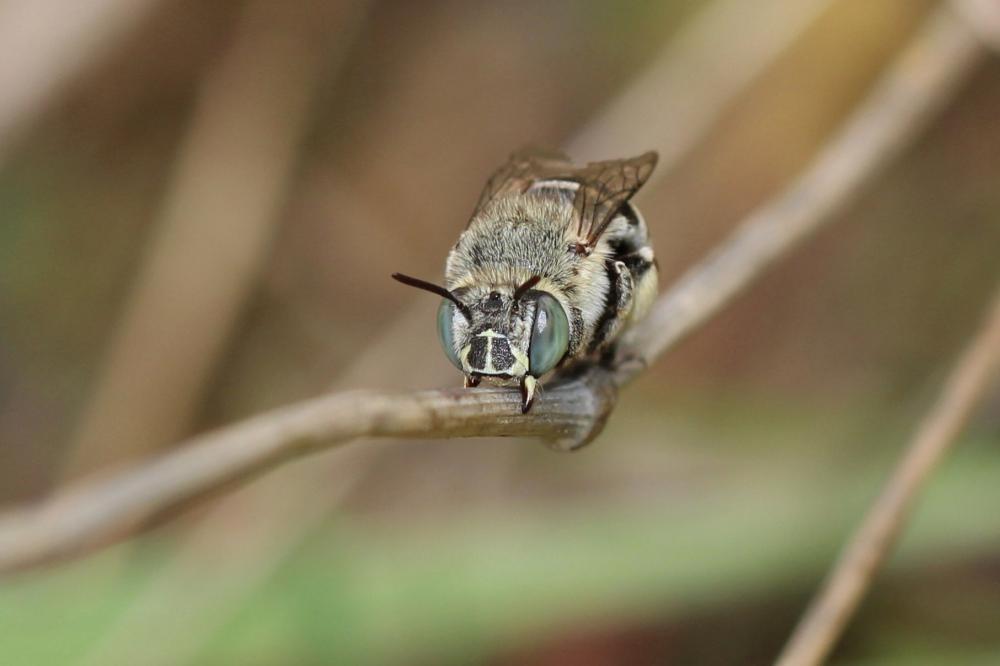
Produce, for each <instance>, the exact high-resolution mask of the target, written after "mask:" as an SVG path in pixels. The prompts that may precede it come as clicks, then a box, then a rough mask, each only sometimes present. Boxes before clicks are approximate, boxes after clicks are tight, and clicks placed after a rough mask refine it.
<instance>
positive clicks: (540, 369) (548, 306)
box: [528, 293, 569, 377]
mask: <svg viewBox="0 0 1000 666" xmlns="http://www.w3.org/2000/svg"><path fill="white" fill-rule="evenodd" d="M568 344H569V321H567V319H566V312H565V311H563V308H562V306H561V305H559V301H557V300H556V299H555V298H553V297H552V296H550V295H548V294H546V293H542V294H541V295H540V296H539V297H538V305H537V306H536V309H535V323H534V324H533V325H532V327H531V343H530V346H529V348H528V359H529V362H530V363H531V374H532V375H534V376H535V377H540V376H542V375H543V374H545V373H546V372H548V371H549V370H551V369H552V368H554V367H556V364H557V363H558V362H559V361H560V360H561V359H562V357H563V356H564V355H565V354H566V347H567V345H568Z"/></svg>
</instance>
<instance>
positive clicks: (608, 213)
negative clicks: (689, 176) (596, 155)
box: [573, 151, 657, 247]
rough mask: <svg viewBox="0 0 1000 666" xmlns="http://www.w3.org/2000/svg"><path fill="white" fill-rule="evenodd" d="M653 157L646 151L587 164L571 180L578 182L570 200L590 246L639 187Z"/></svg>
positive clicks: (652, 167) (651, 164)
mask: <svg viewBox="0 0 1000 666" xmlns="http://www.w3.org/2000/svg"><path fill="white" fill-rule="evenodd" d="M656 160H657V154H656V152H655V151H649V152H646V153H643V154H642V155H639V156H638V157H631V158H626V159H622V160H608V161H606V162H591V163H590V164H588V165H587V166H585V167H584V168H583V169H581V170H580V172H579V174H578V175H577V177H576V178H574V180H576V181H577V182H579V183H580V187H579V189H578V190H577V191H576V197H575V198H574V199H573V207H574V208H575V209H576V214H577V219H578V224H579V227H578V228H577V229H578V231H579V233H580V235H581V237H583V238H585V239H586V244H587V245H589V246H591V247H593V246H594V244H596V243H597V240H598V239H599V238H600V237H601V234H603V233H604V230H605V229H607V227H608V224H610V223H611V220H612V219H613V218H614V216H615V213H616V212H618V209H619V208H621V206H622V204H624V203H625V202H626V201H628V200H629V199H630V198H632V195H633V194H635V193H636V191H637V190H638V189H639V188H640V187H642V185H643V183H645V182H646V180H647V179H648V178H649V175H650V174H651V173H653V169H654V168H655V167H656Z"/></svg>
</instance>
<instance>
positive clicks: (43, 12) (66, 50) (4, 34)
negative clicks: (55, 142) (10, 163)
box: [0, 0, 159, 163]
mask: <svg viewBox="0 0 1000 666" xmlns="http://www.w3.org/2000/svg"><path fill="white" fill-rule="evenodd" d="M158 2H159V0H75V1H74V2H65V1H64V0H11V1H8V2H5V3H3V4H2V6H0V90H2V91H3V94H0V163H3V161H4V160H5V159H6V158H7V155H8V152H9V150H10V148H11V144H12V143H14V142H15V141H16V140H17V138H18V136H19V135H20V134H22V133H23V132H24V130H25V129H26V128H27V127H28V126H29V125H30V124H31V123H32V122H33V121H34V120H35V119H36V118H37V117H38V115H39V114H40V113H41V112H42V111H43V110H44V109H45V107H46V106H47V105H48V104H49V103H50V101H51V100H52V99H53V98H54V97H56V96H58V94H59V93H60V92H61V91H62V90H63V89H64V88H65V87H66V84H67V83H69V82H70V81H72V80H73V79H74V78H75V77H76V76H77V75H78V74H79V73H80V72H81V71H83V70H85V69H86V68H87V67H89V66H90V65H92V64H93V63H95V62H96V61H98V60H100V59H101V57H102V56H104V55H105V54H106V53H107V52H108V51H111V50H113V49H114V47H115V46H117V44H118V42H119V40H120V38H121V37H122V36H123V35H126V34H128V33H129V31H130V29H131V28H132V27H133V26H135V25H136V24H138V23H139V22H141V21H142V19H144V18H145V17H146V16H147V15H149V13H150V12H151V10H152V9H153V8H154V7H155V6H156V5H157V4H158Z"/></svg>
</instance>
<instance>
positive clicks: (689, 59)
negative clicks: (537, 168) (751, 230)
mask: <svg viewBox="0 0 1000 666" xmlns="http://www.w3.org/2000/svg"><path fill="white" fill-rule="evenodd" d="M936 4H937V3H934V2H930V1H929V0H875V1H872V2H855V1H852V0H836V1H832V2H827V1H822V2H821V1H819V0H808V1H807V0H802V1H801V2H796V3H782V2H774V1H770V0H768V1H762V2H750V1H749V0H745V1H734V0H713V1H709V0H683V1H680V2H653V1H649V0H636V1H632V2H615V3H611V2H598V1H594V0H572V1H571V0H556V1H554V2H546V3H536V2H511V3H495V2H484V1H481V0H474V1H469V2H465V1H458V0H428V1H425V2H406V1H404V0H370V1H367V2H365V1H361V0H354V1H350V2H339V1H334V0H295V1H293V2H278V1H276V0H217V1H214V2H200V1H199V0H131V1H129V0H77V1H75V2H68V1H66V0H8V1H7V2H5V3H4V4H2V5H0V500H2V501H3V502H4V503H5V504H13V503H17V502H27V501H30V500H33V499H37V498H41V497H44V496H46V495H48V494H50V493H52V492H53V491H55V490H56V489H58V488H59V487H60V486H61V485H62V484H64V483H66V482H68V481H71V480H73V479H77V478H81V477H83V476H86V475H88V474H92V473H95V472H97V471H98V470H104V469H107V468H109V467H114V466H116V465H121V464H123V463H125V462H127V461H135V460H140V459H142V458H143V457H145V456H149V455H152V454H155V453H157V452H162V451H164V450H167V449H169V448H170V447H171V446H173V445H175V444H176V443H177V442H178V441H180V440H181V439H183V438H184V437H185V436H188V435H191V434H193V433H197V432H201V431H205V430H207V429H210V428H212V427H215V426H219V425H222V424H225V423H228V422H232V421H235V420H238V419H241V418H244V417H247V416H250V415H253V414H255V413H258V412H260V411H262V410H265V409H267V408H270V407H274V406H278V405H281V404H285V403H288V402H292V401H295V400H297V399H302V398H306V397H309V396H313V395H317V394H319V393H321V392H323V391H325V390H329V389H330V388H331V387H335V388H346V387H385V388H390V387H392V388H410V387H428V386H441V385H451V384H454V383H455V382H456V381H459V380H460V378H459V377H457V376H455V373H454V371H453V369H452V368H451V367H450V365H449V364H448V362H447V361H446V360H445V358H444V356H443V355H442V354H441V353H440V352H439V347H438V342H437V340H436V336H435V331H434V313H435V308H436V306H437V303H436V302H435V300H434V299H433V298H431V297H428V296H422V295H420V294H419V293H417V292H415V291H413V290H409V289H405V288H402V287H400V286H399V285H398V284H395V283H393V282H392V281H391V280H389V278H388V275H389V274H390V273H391V272H393V271H397V270H398V271H403V272H406V273H410V274H414V275H420V276H425V277H428V278H436V277H437V276H440V275H441V273H442V270H443V262H444V257H445V254H446V253H447V250H448V248H449V247H450V244H451V243H452V242H453V241H454V239H455V237H456V235H457V234H458V232H459V231H460V230H461V229H462V228H463V226H464V224H465V222H466V219H467V215H468V213H469V211H470V210H471V208H472V205H473V204H474V202H475V201H476V199H477V197H478V194H479V190H480V188H481V186H482V184H483V182H485V179H486V178H487V177H488V175H489V174H490V173H491V171H492V170H493V169H494V168H495V167H496V166H498V165H499V164H500V163H501V162H502V161H503V160H504V159H505V158H506V155H507V154H508V153H509V152H510V151H511V150H513V149H514V148H517V147H519V146H521V145H523V144H526V143H535V144H548V145H554V146H564V147H568V148H569V150H570V151H571V152H572V154H573V157H575V158H577V159H579V160H581V161H585V160H588V159H600V158H614V157H622V156H625V155H628V154H633V153H637V152H640V151H642V150H645V149H649V148H658V149H660V150H661V151H664V154H665V155H666V156H667V159H665V160H664V164H663V165H662V166H661V169H660V171H659V172H658V174H657V179H656V180H655V181H654V182H653V183H652V184H651V185H650V186H648V187H647V188H646V189H645V190H644V191H643V192H641V194H640V195H639V197H638V199H637V201H638V203H639V204H640V207H641V208H642V209H643V210H644V212H645V214H646V217H647V220H648V222H649V225H650V228H651V232H652V234H653V237H654V244H655V247H656V251H657V256H658V258H659V262H660V267H661V273H662V279H661V289H665V288H667V287H668V286H669V285H670V283H671V281H672V280H673V279H675V278H676V277H677V276H679V275H680V274H682V273H683V271H684V270H685V269H686V268H688V267H690V266H691V265H693V264H694V263H695V262H697V261H698V260H699V258H701V257H703V256H704V255H705V253H706V252H707V251H709V250H710V249H711V248H712V247H713V246H714V245H715V244H716V243H718V242H720V241H721V240H722V239H724V238H725V237H726V235H727V234H728V232H729V231H730V230H731V229H732V228H733V227H734V226H735V225H736V224H737V223H738V222H739V220H740V219H741V218H743V217H744V216H745V215H746V214H747V213H748V212H750V211H752V210H753V209H754V208H755V207H756V206H758V205H760V204H761V203H763V202H765V201H767V200H768V199H769V197H771V196H773V195H774V194H775V193H777V192H779V191H780V190H781V188H782V186H783V185H785V184H786V183H787V182H788V181H789V180H790V179H791V178H792V177H794V176H795V174H797V173H799V172H800V171H801V170H802V169H803V167H804V166H805V165H807V164H808V162H809V160H810V159H811V158H812V157H813V156H814V155H815V153H816V151H817V150H818V149H819V148H820V147H821V146H822V145H823V144H824V142H825V141H826V140H827V139H828V138H829V137H830V136H831V134H832V132H834V131H835V129H836V128H837V127H838V125H839V124H840V123H841V122H842V121H843V120H844V118H845V117H847V115H848V114H849V113H850V111H851V109H852V108H854V107H855V105H856V104H857V103H858V102H859V101H860V100H862V99H863V98H864V95H865V93H866V91H867V90H869V87H870V86H871V84H872V83H873V82H874V81H875V80H876V79H877V77H878V75H879V74H880V72H882V71H883V70H884V68H885V67H886V65H887V63H889V62H890V61H891V60H892V58H893V57H894V55H896V54H898V52H899V50H900V48H901V47H902V46H903V45H904V44H905V43H906V42H907V40H909V39H910V38H911V37H912V36H913V35H914V33H915V31H916V30H918V29H919V26H920V24H921V22H922V21H923V20H924V19H925V18H926V17H927V16H928V14H929V12H931V11H933V10H934V9H935V7H936ZM748 54H749V55H748ZM754 54H756V55H754ZM688 91H690V95H689V94H688ZM998 156H1000V61H997V60H987V61H985V62H984V63H983V64H982V65H980V66H978V67H977V69H976V70H975V72H974V74H973V75H972V77H971V79H970V80H969V81H967V82H966V83H965V84H964V85H963V86H962V87H961V89H960V92H958V94H957V95H956V96H955V98H954V99H953V100H951V102H950V103H949V104H947V106H946V108H945V109H944V110H943V111H942V112H941V113H940V115H939V116H937V117H936V118H935V120H934V121H933V122H932V123H931V126H930V128H929V130H928V131H927V132H925V133H923V134H922V135H921V137H920V138H919V140H918V141H917V142H916V143H915V144H914V145H912V146H909V147H908V148H907V149H906V150H905V152H904V153H903V154H902V155H901V156H900V157H899V158H898V159H897V160H896V161H895V162H894V163H893V164H891V165H890V166H889V168H888V169H886V170H885V171H884V172H883V173H882V174H881V175H880V176H878V177H877V178H875V179H873V180H872V181H871V182H870V183H868V184H867V185H866V187H865V188H864V190H863V193H862V195H861V197H860V198H859V199H857V200H855V201H853V202H852V203H851V204H850V206H849V207H848V208H847V209H846V210H844V211H842V212H840V213H838V215H837V218H836V219H835V220H833V221H832V223H831V224H830V226H829V227H827V228H826V229H825V230H824V231H823V232H822V233H820V234H818V235H817V236H815V237H814V238H812V239H811V240H810V241H809V242H808V243H807V244H806V245H805V246H804V247H803V248H801V249H800V250H798V251H797V252H795V253H794V255H793V256H791V257H790V258H788V259H787V260H783V261H782V262H780V264H779V265H777V266H775V267H774V268H773V269H772V270H770V271H769V272H768V273H767V275H766V276H765V277H764V278H763V279H762V280H761V281H759V282H758V283H757V284H756V285H754V286H753V288H752V289H750V290H749V291H748V292H747V293H746V294H744V295H743V296H741V297H740V298H739V299H738V300H737V301H736V302H735V303H734V304H733V305H732V306H730V307H729V308H727V309H726V310H725V311H724V312H723V313H722V314H721V315H719V316H718V317H716V318H715V319H714V320H713V321H711V322H710V323H709V324H708V325H706V326H705V327H704V328H702V329H701V330H699V331H698V332H697V333H695V334H694V335H693V336H692V337H691V338H690V339H688V340H686V341H685V342H684V343H683V344H682V345H680V346H679V347H678V348H677V349H675V350H672V351H671V352H670V353H669V354H668V355H667V356H666V357H665V358H663V359H662V360H661V361H660V362H658V363H657V364H656V365H655V366H654V367H652V368H650V370H649V371H648V372H647V373H646V374H645V375H644V376H643V377H642V379H641V380H640V381H638V382H636V383H635V384H633V385H631V386H630V387H629V388H628V389H627V390H626V391H625V392H624V394H623V395H622V398H621V401H620V403H619V406H618V408H617V410H616V412H615V413H614V415H613V417H612V419H611V421H610V423H609V425H608V427H607V430H606V431H605V432H604V434H603V435H602V436H601V437H600V438H599V439H598V440H597V441H596V442H595V443H594V444H593V445H591V446H590V447H588V448H587V449H585V450H583V451H581V452H579V453H575V454H572V455H559V454H555V453H553V452H550V451H548V450H546V449H544V448H543V447H541V446H539V445H538V444H537V443H536V442H530V441H517V440H510V441H507V440H493V439H490V440H485V439H484V440H454V441H447V442H427V441H421V442H361V443H357V444H355V445H353V446H351V447H347V448H345V449H343V450H339V451H333V452H329V453H324V454H320V455H317V456H313V457H310V458H308V459H305V460H301V461H298V462H295V463H292V464H289V465H286V466H285V467H283V468H281V469H279V470H276V471H274V472H272V473H270V474H268V475H266V476H265V477H263V478H261V479H259V480H257V481H255V482H253V483H252V484H250V485H248V486H245V487H243V488H241V489H239V490H236V491H235V492H233V493H231V494H228V495H224V496H221V497H217V498H214V499H212V500H211V501H208V502H204V503H202V504H199V505H198V506H196V507H192V508H190V509H189V510H187V511H185V512H184V513H182V514H181V515H175V516H169V517H165V518H164V519H163V520H159V521H157V522H156V523H155V524H153V525H150V526H149V529H147V530H146V531H144V533H143V534H142V535H141V536H140V537H139V538H137V539H135V540H132V541H129V542H126V543H123V544H119V545H117V546H114V547H112V548H110V549H107V550H104V551H102V552H100V553H98V554H95V555H92V556H89V557H87V558H84V559H82V560H79V561H75V562H72V563H66V564H59V565H51V566H47V567H43V568H41V569H36V570H33V571H29V572H24V573H20V574H17V575H15V576H10V577H7V578H5V579H3V580H2V581H0V663H4V664H70V663H93V664H118V663H121V664H152V663H162V664H181V663H196V664H217V663H232V664H289V663H301V664H319V663H330V664H333V663H336V664H490V665H497V666H501V665H502V666H507V665H514V664H518V665H521V664H530V665H538V666H551V665H562V664H581V665H604V664H694V663H696V664H761V663H767V662H768V661H769V660H770V659H772V658H773V657H774V655H775V654H776V652H777V650H778V648H779V647H780V645H781V644H782V642H783V640H784V639H785V638H786V636H787V634H788V632H789V630H790V629H791V627H792V626H793V625H794V623H795V621H796V618H797V617H798V615H799V614H800V612H801V611H802V609H803V607H804V605H805V603H806V601H807V599H808V597H809V595H810V593H811V592H812V591H813V589H814V588H815V586H816V585H817V583H818V580H819V579H820V577H821V576H822V573H823V571H824V570H825V568H826V567H827V566H828V565H829V564H830V562H831V561H832V559H833V557H834V556H835V554H836V552H837V550H838V547H839V544H840V543H841V542H842V541H843V539H844V538H845V536H846V535H847V534H848V533H849V530H850V528H851V527H852V525H854V524H855V523H856V522H857V521H858V519H859V517H860V515H861V512H862V511H863V509H864V507H865V505H866V503H867V502H868V501H870V499H871V498H872V497H873V496H874V495H875V493H876V491H877V489H878V487H879V483H880V482H881V480H882V479H883V478H884V476H885V475H886V473H887V470H888V469H889V467H890V465H891V463H892V461H893V459H894V457H895V456H896V455H897V454H898V453H899V451H900V449H901V447H902V446H903V444H904V442H905V440H906V438H907V436H908V434H909V432H910V431H911V430H912V429H913V427H914V423H915V422H916V421H917V419H918V418H919V415H920V414H921V413H922V412H923V411H924V410H925V409H926V408H927V406H928V404H929V402H930V401H931V400H932V399H933V396H934V393H935V390H936V388H937V387H938V386H939V384H940V381H941V380H942V378H943V376H944V373H945V371H946V369H947V367H948V365H949V362H950V361H951V359H953V358H954V357H955V355H956V353H957V352H958V350H959V349H960V348H961V346H962V344H963V341H964V340H965V339H967V337H968V336H969V335H970V334H971V332H972V331H973V330H974V329H975V326H976V323H977V321H978V319H979V317H980V313H981V309H982V307H983V304H984V303H985V302H986V300H987V298H988V295H989V294H990V293H991V292H992V290H993V287H994V284H995V283H996V281H997V278H998V277H1000V187H998V183H1000V159H998ZM998 444H1000V392H997V391H994V393H993V396H992V397H991V398H990V399H989V401H988V404H987V406H986V408H985V409H982V410H980V411H979V413H978V415H977V418H976V419H975V421H974V423H973V425H972V427H971V428H969V430H968V431H967V433H966V434H965V435H964V437H963V441H962V443H961V445H960V447H959V448H958V449H957V453H956V454H955V455H954V456H953V457H952V458H951V459H950V460H949V461H948V462H947V463H946V464H945V465H944V466H943V468H942V469H941V470H940V471H939V473H938V474H937V476H936V477H935V479H934V481H933V483H932V485H931V488H930V490H929V492H928V494H927V495H926V497H924V498H923V501H922V502H921V505H920V507H919V511H918V513H917V515H916V519H915V522H914V523H913V524H912V525H911V528H910V529H909V530H908V531H907V534H906V536H905V538H904V541H903V544H902V547H901V549H900V550H899V552H898V553H897V554H896V555H895V556H894V557H893V558H892V561H891V565H890V567H889V570H888V571H887V572H886V575H884V576H883V577H882V578H880V580H879V581H878V583H877V585H876V586H875V588H874V590H873V593H872V595H871V597H870V598H869V600H868V601H867V603H866V604H865V606H864V607H863V610H862V612H861V614H860V616H859V617H858V618H856V621H855V622H854V623H853V624H852V626H851V629H850V631H849V632H848V634H847V636H846V638H845V640H844V641H843V643H842V645H841V646H840V648H839V649H838V651H837V653H836V654H835V656H834V659H833V663H837V664H866V665H867V664H879V665H882V664H925V663H926V664H971V663H998V661H997V660H998V659H1000V483H998V479H1000V450H998Z"/></svg>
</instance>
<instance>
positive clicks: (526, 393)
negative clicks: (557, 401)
mask: <svg viewBox="0 0 1000 666" xmlns="http://www.w3.org/2000/svg"><path fill="white" fill-rule="evenodd" d="M537 386H538V380H537V379H535V378H534V377H532V376H531V375H525V376H524V377H523V378H522V379H521V400H522V404H521V413H522V414H527V413H528V410H529V409H531V405H532V403H533V402H535V388H536V387H537Z"/></svg>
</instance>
